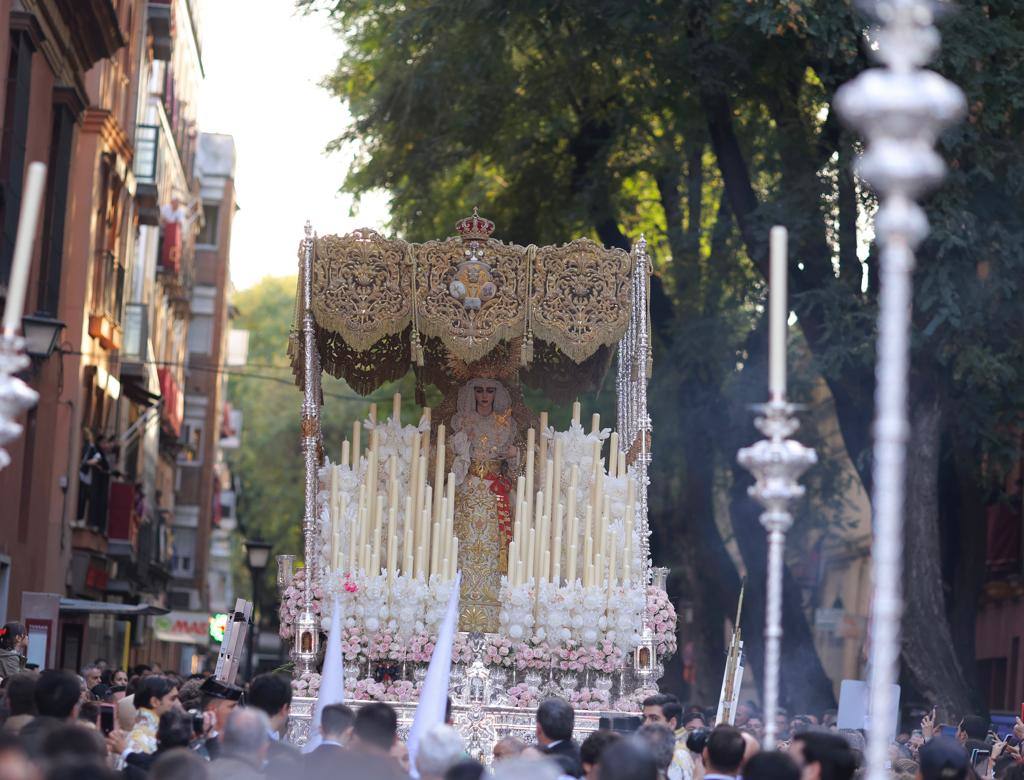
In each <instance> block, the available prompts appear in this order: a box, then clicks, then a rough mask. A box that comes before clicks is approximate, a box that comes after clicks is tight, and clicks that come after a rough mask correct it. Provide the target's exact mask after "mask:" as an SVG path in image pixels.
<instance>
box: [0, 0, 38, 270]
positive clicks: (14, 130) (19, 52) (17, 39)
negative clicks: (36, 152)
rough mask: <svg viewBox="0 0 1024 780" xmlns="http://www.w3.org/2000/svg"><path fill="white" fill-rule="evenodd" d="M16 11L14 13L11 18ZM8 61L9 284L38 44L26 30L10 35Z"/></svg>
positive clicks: (0, 236)
mask: <svg viewBox="0 0 1024 780" xmlns="http://www.w3.org/2000/svg"><path fill="white" fill-rule="evenodd" d="M13 16H14V14H12V17H13ZM10 44H11V50H10V51H11V54H10V59H9V60H8V64H7V96H6V102H5V106H4V117H6V119H7V121H6V122H4V127H3V135H2V137H0V228H2V232H0V284H3V285H5V286H6V284H7V276H8V274H9V273H10V270H11V262H12V260H13V257H14V236H15V234H16V233H17V228H18V211H19V209H20V208H21V188H22V184H23V183H24V182H23V178H24V175H25V152H26V143H27V139H28V117H29V111H28V108H29V100H30V98H31V94H30V92H31V83H32V72H31V70H32V53H33V51H35V46H34V45H33V44H32V40H31V37H30V35H29V33H28V32H26V31H21V30H18V31H15V32H13V33H12V34H11V41H10Z"/></svg>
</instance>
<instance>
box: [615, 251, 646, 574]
mask: <svg viewBox="0 0 1024 780" xmlns="http://www.w3.org/2000/svg"><path fill="white" fill-rule="evenodd" d="M650 274H651V264H650V260H649V259H648V257H647V239H645V238H644V237H643V236H640V240H639V241H637V242H636V244H635V245H634V246H633V278H632V285H633V286H632V290H631V299H632V309H631V311H630V317H629V324H628V325H627V327H626V333H625V335H623V337H622V339H621V340H620V341H619V365H618V372H617V374H616V379H615V390H616V394H617V411H618V419H617V421H616V427H617V428H618V431H619V436H620V437H621V441H622V446H623V448H624V449H625V450H626V452H630V451H631V450H634V448H635V453H636V454H635V458H634V461H633V463H634V464H635V465H636V469H637V497H636V498H637V501H636V514H637V525H636V527H637V528H639V529H640V554H641V560H643V561H644V567H645V569H644V572H643V581H644V582H649V581H650V578H651V572H650V560H651V534H650V528H649V527H648V517H647V488H648V486H649V485H650V478H649V477H648V471H649V470H650V466H651V432H652V429H653V427H654V426H653V425H652V424H651V417H650V415H649V414H648V413H647V381H648V379H650V373H651V363H652V357H651V355H652V352H651V339H650V322H649V314H648V310H649V297H650V296H649V289H648V286H649V279H650Z"/></svg>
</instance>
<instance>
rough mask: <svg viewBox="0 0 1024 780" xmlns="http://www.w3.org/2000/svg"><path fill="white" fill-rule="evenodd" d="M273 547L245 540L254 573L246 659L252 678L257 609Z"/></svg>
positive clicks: (250, 569)
mask: <svg viewBox="0 0 1024 780" xmlns="http://www.w3.org/2000/svg"><path fill="white" fill-rule="evenodd" d="M272 547H273V545H272V544H271V543H270V542H264V541H263V540H262V539H247V540H246V541H245V558H246V563H247V564H248V565H249V574H251V575H252V607H253V620H252V630H251V631H250V632H249V648H248V649H249V652H248V658H247V660H246V668H247V673H246V678H247V679H250V680H251V679H252V671H253V663H252V654H253V646H254V640H253V637H254V636H255V635H256V632H257V630H258V628H259V625H260V623H259V620H258V619H257V617H256V610H257V609H258V608H259V603H260V580H261V578H262V575H263V572H264V570H265V569H266V568H267V564H268V563H269V562H270V549H271V548H272Z"/></svg>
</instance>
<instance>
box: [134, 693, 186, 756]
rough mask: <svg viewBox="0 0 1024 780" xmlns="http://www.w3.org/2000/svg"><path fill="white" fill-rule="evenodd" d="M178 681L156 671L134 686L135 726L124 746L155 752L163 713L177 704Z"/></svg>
mask: <svg viewBox="0 0 1024 780" xmlns="http://www.w3.org/2000/svg"><path fill="white" fill-rule="evenodd" d="M178 706H179V704H178V685H177V683H176V682H175V681H174V680H172V679H171V678H170V677H164V676H162V675H158V674H153V675H150V676H149V677H145V678H143V679H142V680H141V681H140V682H139V687H138V688H136V689H135V708H136V709H137V710H138V714H137V715H136V716H135V726H134V727H133V728H132V730H131V732H130V733H129V734H128V741H127V742H126V744H125V750H126V751H127V752H129V753H152V752H154V751H155V750H156V732H157V728H158V727H159V725H160V716H161V715H163V714H164V713H165V712H168V711H170V710H171V709H173V708H174V707H178Z"/></svg>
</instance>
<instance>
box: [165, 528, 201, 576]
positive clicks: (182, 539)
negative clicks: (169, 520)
mask: <svg viewBox="0 0 1024 780" xmlns="http://www.w3.org/2000/svg"><path fill="white" fill-rule="evenodd" d="M195 560H196V532H195V529H193V528H180V527H175V528H174V556H173V557H172V558H171V574H173V575H174V576H175V577H191V576H192V575H193V573H194V570H195Z"/></svg>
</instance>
